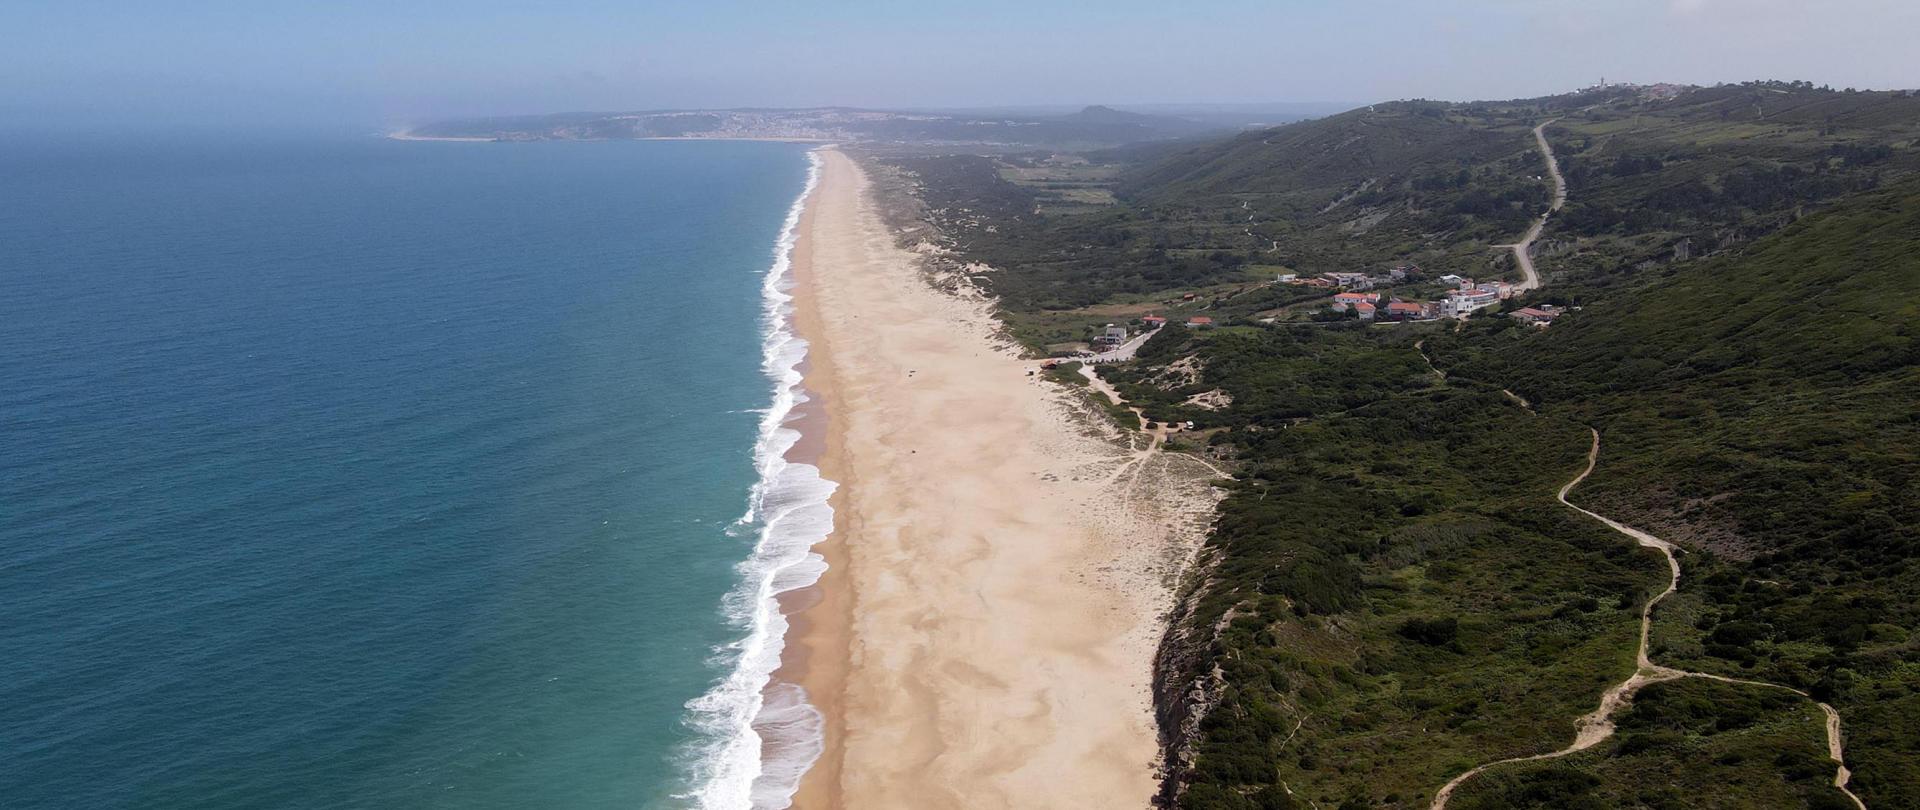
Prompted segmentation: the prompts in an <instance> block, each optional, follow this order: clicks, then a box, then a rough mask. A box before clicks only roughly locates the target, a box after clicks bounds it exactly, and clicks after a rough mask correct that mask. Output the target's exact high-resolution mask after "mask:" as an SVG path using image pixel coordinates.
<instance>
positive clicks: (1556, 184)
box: [1495, 118, 1567, 293]
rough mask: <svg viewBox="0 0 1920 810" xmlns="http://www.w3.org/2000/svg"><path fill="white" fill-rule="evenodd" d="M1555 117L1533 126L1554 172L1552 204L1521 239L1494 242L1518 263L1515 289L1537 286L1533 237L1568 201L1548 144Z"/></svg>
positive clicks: (1536, 141) (1534, 136)
mask: <svg viewBox="0 0 1920 810" xmlns="http://www.w3.org/2000/svg"><path fill="white" fill-rule="evenodd" d="M1558 120H1560V119H1558V118H1549V119H1547V120H1545V121H1542V122H1540V126H1537V127H1534V128H1533V140H1534V142H1535V143H1538V144H1539V145H1540V154H1542V155H1545V156H1546V158H1547V174H1550V175H1552V176H1553V204H1552V205H1549V206H1547V212H1546V213H1544V214H1541V215H1540V218H1539V219H1538V220H1535V221H1534V223H1533V227H1531V228H1528V229H1527V235H1526V236H1523V237H1520V241H1518V242H1515V243H1513V244H1511V245H1495V247H1504V248H1509V249H1511V250H1512V251H1513V261H1514V263H1515V264H1518V265H1520V275H1522V276H1524V278H1523V279H1522V280H1521V282H1520V283H1519V284H1515V285H1513V291H1514V292H1516V293H1518V292H1525V291H1527V290H1537V289H1539V288H1540V274H1539V273H1538V272H1535V271H1534V269H1533V255H1532V251H1533V240H1535V239H1539V238H1540V232H1541V231H1542V230H1545V229H1546V227H1547V218H1548V217H1551V216H1553V212H1555V211H1558V210H1560V206H1562V205H1565V204H1566V203H1567V180H1566V178H1564V177H1561V176H1560V161H1559V160H1556V159H1554V157H1553V147H1552V146H1549V145H1547V133H1546V129H1547V125H1548V124H1551V123H1553V122H1555V121H1558Z"/></svg>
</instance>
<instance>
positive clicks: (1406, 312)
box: [1387, 301, 1422, 321]
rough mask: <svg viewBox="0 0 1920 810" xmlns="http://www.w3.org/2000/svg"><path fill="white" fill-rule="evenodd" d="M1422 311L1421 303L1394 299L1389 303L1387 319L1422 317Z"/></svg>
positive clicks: (1401, 319) (1402, 319)
mask: <svg viewBox="0 0 1920 810" xmlns="http://www.w3.org/2000/svg"><path fill="white" fill-rule="evenodd" d="M1421 312H1422V308H1421V306H1420V305H1419V304H1415V303H1411V302H1408V301H1393V302H1390V303H1388V304H1387V320H1390V321H1410V320H1413V319H1415V318H1418V317H1420V314H1421Z"/></svg>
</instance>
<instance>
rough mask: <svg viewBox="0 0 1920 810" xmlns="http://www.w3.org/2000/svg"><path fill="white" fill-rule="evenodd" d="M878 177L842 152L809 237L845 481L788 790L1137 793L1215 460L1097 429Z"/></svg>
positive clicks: (808, 293) (974, 804) (805, 246)
mask: <svg viewBox="0 0 1920 810" xmlns="http://www.w3.org/2000/svg"><path fill="white" fill-rule="evenodd" d="M867 191H868V188H867V179H866V177H865V175H864V174H863V173H862V172H861V170H860V169H859V167H858V166H857V165H856V164H855V163H854V162H853V161H852V160H850V159H849V158H847V157H846V156H845V155H842V154H840V153H838V152H833V151H829V152H827V153H826V154H825V165H824V168H823V173H822V178H821V182H820V184H819V186H818V188H817V190H816V192H815V196H814V198H813V199H812V200H811V201H810V203H809V205H808V209H807V213H806V215H805V218H804V219H803V221H802V225H801V235H800V243H799V244H798V245H797V246H796V249H795V259H796V262H795V271H796V278H797V279H798V280H799V283H800V287H801V289H800V290H797V291H796V292H797V305H798V306H799V308H800V310H801V311H800V312H799V313H797V314H796V322H797V324H798V326H799V327H800V330H801V332H802V334H803V335H805V336H806V337H807V338H808V339H809V340H810V341H812V342H813V353H812V355H811V357H812V361H811V363H812V368H811V369H810V372H809V375H808V386H809V388H811V389H813V390H816V391H819V392H820V393H821V394H822V395H823V397H824V399H825V401H826V407H825V410H826V413H827V422H828V429H827V434H828V435H827V439H828V441H827V443H826V449H825V451H824V456H825V457H824V458H823V459H822V466H823V469H826V470H827V471H828V475H829V477H832V478H834V479H835V480H838V481H839V482H840V483H841V490H840V494H839V496H838V497H837V499H836V509H837V518H838V520H837V526H838V529H837V530H836V532H835V535H834V537H833V538H831V539H830V540H829V541H828V542H827V543H826V544H823V546H822V547H821V550H822V551H823V552H825V553H826V554H827V556H828V557H829V560H830V562H831V563H832V564H833V566H834V570H833V572H832V573H830V575H829V577H828V578H827V579H826V580H823V583H822V591H823V594H822V595H823V596H824V597H825V601H824V602H822V603H821V604H819V605H816V606H814V607H812V608H810V609H808V610H807V611H806V612H805V614H804V615H803V625H804V628H805V629H804V630H803V631H802V632H801V633H800V634H799V636H798V637H796V638H795V639H794V644H793V645H792V646H791V647H790V649H792V650H794V652H795V655H797V656H800V657H802V658H804V659H805V660H806V661H807V662H808V663H807V664H806V666H805V667H804V668H803V669H804V675H803V676H802V680H803V682H804V683H805V684H806V685H807V686H808V688H809V691H810V692H811V693H812V694H813V698H814V701H815V703H816V705H818V706H820V707H821V708H822V709H823V711H825V713H826V714H827V716H828V719H829V722H828V725H829V728H830V739H829V745H828V751H827V753H826V754H825V755H824V756H823V757H822V759H821V761H820V763H819V764H818V765H816V767H815V769H814V771H813V772H812V773H811V774H810V775H809V778H808V780H807V782H806V784H805V785H804V786H803V788H802V791H801V794H800V796H798V797H797V799H796V802H797V806H800V807H807V808H820V807H848V808H962V807H964V808H968V809H969V810H981V809H982V808H989V809H990V808H1012V807H1044V808H1103V810H1105V809H1108V808H1126V807H1146V806H1147V805H1148V801H1149V797H1150V796H1151V795H1152V793H1153V791H1154V788H1155V773H1154V758H1155V754H1156V743H1155V729H1154V724H1153V718H1152V714H1151V711H1150V699H1149V692H1148V688H1149V674H1150V673H1149V668H1150V664H1151V661H1152V652H1153V647H1154V645H1155V644H1156V642H1157V640H1158V636H1159V632H1160V626H1159V619H1160V616H1161V614H1162V613H1163V612H1164V611H1165V610H1166V608H1167V607H1168V605H1169V603H1170V597H1169V592H1168V589H1167V587H1166V586H1167V583H1168V582H1169V580H1170V579H1171V573H1172V571H1173V569H1174V568H1176V567H1177V566H1178V565H1179V564H1180V563H1181V562H1182V561H1183V560H1184V559H1185V557H1186V556H1187V552H1188V551H1189V550H1190V549H1191V548H1192V543H1193V542H1194V540H1195V539H1197V537H1198V534H1199V531H1198V530H1199V528H1200V526H1201V524H1202V523H1203V521H1204V519H1205V514H1206V511H1207V510H1208V509H1210V508H1211V506H1212V503H1213V500H1212V494H1211V490H1210V489H1209V488H1208V487H1207V486H1206V485H1205V483H1204V481H1205V480H1206V478H1208V477H1209V476H1210V471H1209V470H1207V469H1205V468H1204V467H1202V466H1201V465H1199V464H1198V463H1197V462H1194V461H1193V460H1191V459H1187V458H1185V457H1181V456H1173V455H1168V454H1164V453H1162V454H1156V455H1154V456H1153V457H1152V458H1149V459H1146V460H1145V461H1144V462H1143V460H1142V458H1141V453H1140V452H1138V451H1137V450H1136V451H1129V449H1128V448H1127V447H1126V446H1125V445H1124V444H1120V443H1116V442H1114V441H1111V440H1108V439H1111V438H1112V437H1108V438H1107V439H1103V438H1102V437H1100V436H1098V435H1095V430H1096V429H1095V428H1093V427H1090V422H1089V420H1087V419H1086V418H1085V412H1084V407H1083V406H1080V405H1079V404H1078V403H1077V401H1076V400H1075V399H1074V397H1073V396H1072V395H1071V394H1070V393H1068V392H1065V391H1062V390H1061V389H1059V388H1058V387H1056V386H1053V385H1051V384H1048V383H1044V382H1041V381H1040V380H1039V379H1038V378H1037V377H1033V376H1029V375H1028V374H1027V370H1028V369H1029V368H1031V364H1030V363H1023V362H1021V361H1020V360H1019V358H1018V357H1016V356H1015V355H1014V354H1013V353H1012V352H1011V351H1009V350H1007V349H1005V348H1002V347H1000V344H999V342H998V341H996V339H995V337H994V335H995V323H994V322H993V320H992V318H991V316H990V314H989V313H988V311H987V309H986V307H985V306H984V305H983V304H982V303H980V302H979V301H977V300H967V299H964V298H962V297H956V296H954V295H951V294H948V293H943V292H939V291H936V290H935V289H934V288H933V287H932V286H930V285H929V284H928V283H926V281H925V280H924V279H923V276H922V272H921V269H920V268H919V266H918V265H917V264H916V263H915V258H914V255H913V254H912V253H910V252H908V251H906V250H903V249H901V248H899V247H897V246H896V245H895V243H894V240H893V237H892V235H891V234H890V233H889V232H888V231H887V229H886V227H885V226H884V225H883V224H882V222H881V219H880V217H879V216H878V215H877V212H876V211H874V210H873V207H872V205H873V203H872V201H871V195H869V194H868V193H867ZM1123 468H1127V469H1129V472H1128V475H1127V476H1126V477H1124V478H1122V477H1120V476H1118V475H1117V472H1119V471H1121V470H1123Z"/></svg>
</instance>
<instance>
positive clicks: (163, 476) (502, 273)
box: [0, 137, 806, 808]
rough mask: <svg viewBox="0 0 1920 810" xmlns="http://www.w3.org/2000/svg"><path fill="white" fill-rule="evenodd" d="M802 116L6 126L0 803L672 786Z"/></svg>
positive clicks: (712, 611)
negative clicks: (58, 128)
mask: <svg viewBox="0 0 1920 810" xmlns="http://www.w3.org/2000/svg"><path fill="white" fill-rule="evenodd" d="M803 151H804V150H803V148H801V147H797V146H792V145H785V144H765V143H700V142H657V143H631V142H629V143H543V144H513V145H508V144H453V143H402V142H391V141H384V140H378V139H372V138H360V139H340V140H327V139H299V138H283V137H281V138H259V139H247V138H231V139H223V140H189V139H163V140H158V141H144V142H142V141H113V140H106V139H100V140H81V141H77V142H76V141H65V142H53V141H42V140H35V139H32V138H24V137H14V138H13V139H12V140H9V141H8V142H7V145H6V148H4V149H0V604H4V605H6V614H7V615H6V620H5V621H4V622H0V797H4V802H0V803H4V804H5V805H6V806H8V807H13V808H40V807H195V808H226V807H232V808H241V807H247V808H252V807H268V806H271V807H436V806H437V807H462V808H470V807H479V808H486V807H501V808H506V807H516V808H517V807H543V808H569V807H581V808H587V807H622V808H634V807H641V808H645V807H656V806H660V807H666V806H675V805H677V804H679V802H677V801H675V800H674V799H672V798H671V797H672V796H673V795H674V794H676V793H681V792H684V791H685V790H686V789H687V786H686V785H685V784H684V777H685V774H686V773H687V765H686V763H685V762H684V761H683V760H684V759H685V758H686V757H688V756H690V753H689V752H690V751H693V750H697V748H698V746H697V745H696V744H697V743H698V742H699V741H698V740H697V739H695V737H696V735H695V732H694V731H692V730H691V729H690V728H689V727H688V726H687V725H686V724H685V722H684V716H685V714H686V709H685V704H686V702H687V701H688V700H690V699H692V698H694V697H695V696H697V695H699V694H701V693H702V692H703V691H705V690H706V689H708V687H709V686H710V685H711V684H712V683H713V682H714V681H715V680H716V679H717V678H719V677H721V676H722V675H723V674H724V672H725V671H726V668H727V665H728V662H727V661H726V660H725V659H724V657H718V658H717V657H716V656H715V655H714V650H715V649H716V648H717V647H719V646H721V645H723V644H725V643H726V642H727V641H729V640H730V639H733V638H735V637H737V636H738V635H739V632H740V631H739V628H737V627H734V626H731V625H729V624H728V623H727V622H726V621H725V619H724V618H723V616H722V615H721V599H722V596H723V594H725V593H726V592H727V591H728V590H729V589H731V588H733V587H734V586H735V579H736V573H735V570H734V566H735V565H736V564H737V563H738V562H740V561H741V560H742V559H744V558H745V557H746V556H747V555H748V553H749V551H750V550H751V545H752V538H751V537H750V536H748V535H747V533H742V532H738V531H736V532H732V533H730V532H729V531H728V527H729V524H730V523H731V522H732V521H733V520H735V519H736V518H738V517H739V516H740V514H741V513H742V511H743V510H744V508H745V506H746V500H747V495H748V492H749V488H750V487H751V485H752V484H753V481H754V477H755V468H754V459H753V456H752V452H753V447H754V441H755V435H756V430H757V426H758V421H759V415H758V414H757V413H756V412H755V410H756V409H760V408H764V407H765V406H766V405H767V403H768V400H769V397H770V387H769V385H770V384H769V381H768V379H767V377H766V376H765V375H764V374H763V371H762V368H761V348H762V334H761V329H762V327H763V324H762V318H763V310H762V280H763V278H764V276H765V274H766V273H767V271H768V266H769V260H770V254H771V251H772V248H773V245H774V242H775V240H776V238H777V236H778V234H779V231H780V226H781V221H782V218H783V217H784V216H785V215H786V212H787V209H788V207H789V205H790V204H791V203H792V201H793V199H794V196H795V195H796V194H797V193H798V192H799V191H800V189H801V187H802V184H803V182H804V180H805V173H806V161H805V158H804V154H803Z"/></svg>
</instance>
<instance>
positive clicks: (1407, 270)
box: [1274, 264, 1560, 326]
mask: <svg viewBox="0 0 1920 810" xmlns="http://www.w3.org/2000/svg"><path fill="white" fill-rule="evenodd" d="M1419 276H1420V267H1419V265H1412V264H1407V265H1400V266H1398V267H1395V268H1393V269H1391V270H1389V271H1387V274H1386V275H1382V276H1370V275H1367V274H1365V273H1323V274H1321V275H1320V276H1317V277H1313V276H1309V277H1302V276H1299V275H1297V274H1293V273H1282V274H1280V276H1279V277H1278V278H1276V279H1275V280H1274V281H1275V283H1278V284H1293V285H1297V286H1306V287H1329V288H1339V289H1340V290H1342V292H1339V293H1336V294H1334V296H1333V301H1332V303H1331V304H1330V305H1329V307H1328V311H1329V312H1333V313H1339V314H1342V315H1346V316H1348V317H1355V318H1358V319H1359V320H1363V321H1424V320H1435V319H1439V318H1465V317H1467V316H1468V315H1471V314H1473V313H1474V312H1477V311H1479V310H1482V309H1487V308H1489V307H1497V306H1499V305H1500V302H1502V301H1505V300H1507V299H1509V298H1512V297H1513V296H1514V293H1515V292H1517V291H1516V290H1515V289H1514V286H1513V285H1512V284H1511V283H1509V282H1505V281H1482V282H1478V283H1475V282H1474V280H1473V279H1470V278H1465V277H1462V276H1457V275H1453V274H1451V273H1449V274H1447V275H1444V276H1441V277H1440V278H1439V279H1437V281H1439V283H1440V284H1442V285H1443V286H1445V287H1447V288H1448V291H1447V293H1446V296H1445V297H1443V298H1438V299H1433V300H1427V301H1403V300H1401V299H1399V298H1386V297H1385V296H1383V295H1382V294H1380V293H1377V292H1367V291H1368V290H1372V289H1374V288H1376V287H1388V286H1392V285H1395V284H1401V283H1405V282H1407V281H1409V280H1414V279H1418V278H1419ZM1383 298H1385V300H1384V301H1383V300H1382V299H1383ZM1559 314H1560V308H1559V307H1556V306H1553V305H1551V304H1541V305H1538V306H1532V307H1524V308H1522V309H1519V310H1515V311H1514V312H1511V313H1508V315H1509V317H1512V318H1514V319H1516V320H1519V321H1521V322H1523V323H1529V324H1533V325H1535V326H1546V325H1548V324H1550V323H1553V319H1554V318H1555V317H1556V316H1558V315H1559Z"/></svg>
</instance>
